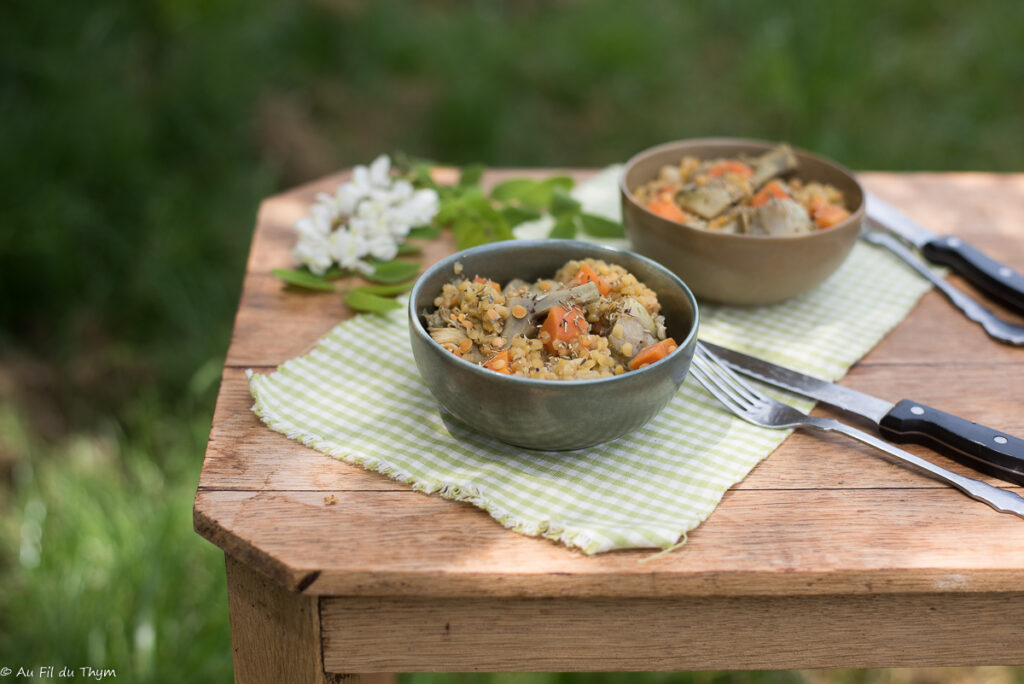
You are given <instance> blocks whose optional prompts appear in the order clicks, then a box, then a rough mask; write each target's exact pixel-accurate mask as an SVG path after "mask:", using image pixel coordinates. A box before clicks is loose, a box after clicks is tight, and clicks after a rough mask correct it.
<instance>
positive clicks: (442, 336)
mask: <svg viewBox="0 0 1024 684" xmlns="http://www.w3.org/2000/svg"><path fill="white" fill-rule="evenodd" d="M430 336H431V337H432V338H434V341H435V342H437V343H438V344H440V345H442V346H443V345H446V344H454V345H455V346H456V347H457V346H459V343H460V342H462V340H464V339H466V334H465V333H463V332H462V331H461V330H459V329H458V328H430Z"/></svg>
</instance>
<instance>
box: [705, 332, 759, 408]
mask: <svg viewBox="0 0 1024 684" xmlns="http://www.w3.org/2000/svg"><path fill="white" fill-rule="evenodd" d="M697 354H698V355H699V356H700V358H701V359H703V360H704V361H706V362H707V365H708V366H709V370H710V371H712V372H713V374H714V375H715V376H717V377H718V378H719V379H720V380H721V381H722V382H723V383H725V384H727V385H728V386H729V387H730V388H732V390H733V391H734V392H736V393H737V394H739V395H740V396H742V397H743V398H744V399H746V400H747V401H748V402H761V401H765V400H767V397H766V396H765V395H764V394H762V393H761V392H758V391H757V390H756V389H754V388H753V387H752V386H751V385H750V384H749V383H748V382H747V381H746V380H744V379H743V378H741V377H739V376H738V375H736V374H735V373H734V372H733V371H732V369H731V368H729V367H728V366H726V365H725V364H723V363H722V362H721V361H719V360H718V357H716V356H714V355H713V354H712V353H711V352H709V351H708V350H707V349H706V348H705V347H704V346H703V345H701V344H700V343H699V342H698V343H697Z"/></svg>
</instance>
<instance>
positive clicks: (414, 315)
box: [406, 238, 700, 388]
mask: <svg viewBox="0 0 1024 684" xmlns="http://www.w3.org/2000/svg"><path fill="white" fill-rule="evenodd" d="M552 243H554V244H558V245H562V246H566V247H577V246H578V247H580V248H585V249H588V250H596V251H598V252H603V253H605V254H607V255H609V256H611V257H612V259H614V255H617V254H626V255H628V256H629V258H631V259H637V260H639V261H641V262H644V263H646V264H647V265H648V266H650V267H651V268H653V269H655V270H657V271H659V272H661V274H662V275H664V276H666V277H667V278H668V279H669V280H670V281H671V282H674V283H675V284H676V285H678V286H679V287H680V289H681V290H682V291H683V294H685V295H686V299H687V301H689V303H690V307H691V308H692V309H693V323H692V324H691V326H690V330H689V332H687V334H686V337H685V338H684V339H683V341H682V342H678V343H677V344H678V346H677V347H676V349H675V351H673V352H672V353H671V354H669V355H668V356H666V357H665V358H664V359H661V360H660V361H658V362H657V363H652V364H651V365H649V366H647V367H646V368H640V369H638V370H633V371H627V372H625V373H623V374H622V375H612V376H609V377H604V378H585V379H581V380H547V379H542V378H524V377H521V376H518V375H508V374H505V373H495V372H494V371H492V370H489V369H487V368H484V367H483V366H480V365H479V364H476V363H472V362H470V361H466V360H465V359H462V358H459V357H457V356H455V355H454V354H450V353H449V352H447V351H445V350H444V349H443V348H441V345H439V344H437V342H435V341H434V338H432V337H431V336H430V334H429V333H428V332H427V330H426V328H425V327H424V325H423V323H422V322H421V321H420V315H419V313H418V312H417V311H416V300H417V299H418V295H419V294H420V292H421V291H422V286H423V283H425V282H426V281H427V280H428V279H429V277H430V276H433V275H434V274H435V273H437V272H439V271H441V270H443V269H445V268H452V267H453V266H454V264H455V262H456V261H458V260H459V258H460V257H461V256H463V255H465V254H474V255H475V254H479V253H480V252H498V253H500V252H501V251H503V250H505V249H509V248H513V247H522V248H528V247H540V246H544V245H551V244H552ZM406 311H407V313H408V318H409V327H410V328H412V334H414V335H417V336H418V337H420V338H421V339H422V340H424V341H425V342H428V343H429V344H432V345H436V346H437V347H438V349H440V350H441V351H444V352H445V353H446V354H449V355H450V356H451V357H452V358H453V359H454V360H455V361H457V362H460V363H463V364H465V367H466V369H467V370H468V371H469V372H471V373H479V374H480V376H481V377H487V378H491V380H493V381H496V382H511V383H513V384H519V385H527V386H532V387H552V388H554V387H577V386H580V385H586V386H594V385H601V384H607V383H611V382H616V381H619V382H622V381H623V379H625V378H637V377H641V376H642V374H649V373H650V372H652V371H653V372H657V371H658V365H659V364H660V363H662V362H664V361H668V360H669V359H671V358H673V357H674V356H676V355H677V354H679V353H681V352H682V351H683V350H684V349H685V348H686V347H688V346H689V345H690V343H691V342H692V341H693V340H694V339H695V338H696V337H697V333H698V329H699V328H700V309H699V308H698V306H697V298H696V296H694V294H693V292H692V291H691V290H690V288H689V286H687V284H686V283H684V282H683V280H682V279H681V278H680V277H679V276H677V275H676V274H675V273H673V272H672V271H670V270H668V269H667V268H665V267H664V266H662V265H661V264H659V263H658V262H657V261H655V260H653V259H651V258H648V257H645V256H643V255H642V254H637V253H636V252H633V251H630V250H627V249H619V248H617V247H608V246H606V245H599V244H596V243H593V242H584V241H582V240H566V239H561V238H541V239H533V240H519V239H513V240H502V241H500V242H492V243H488V244H484V245H477V246H475V247H470V248H468V249H462V250H458V251H456V252H453V253H452V254H449V255H448V256H446V257H445V258H443V259H440V260H439V261H437V262H436V263H434V264H433V265H431V266H430V267H429V268H427V270H426V271H424V272H423V274H422V275H420V277H419V278H417V279H416V284H415V285H413V288H412V291H411V292H410V293H409V302H408V306H407V307H406Z"/></svg>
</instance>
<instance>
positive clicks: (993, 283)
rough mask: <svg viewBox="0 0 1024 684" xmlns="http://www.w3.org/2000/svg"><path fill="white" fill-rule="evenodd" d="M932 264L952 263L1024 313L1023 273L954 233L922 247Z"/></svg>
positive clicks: (974, 281)
mask: <svg viewBox="0 0 1024 684" xmlns="http://www.w3.org/2000/svg"><path fill="white" fill-rule="evenodd" d="M921 254H923V255H924V258H925V259H927V260H928V261H931V262H932V263H936V264H942V265H944V266H949V267H950V268H952V269H953V270H954V271H956V272H957V273H959V274H960V275H962V276H963V277H964V278H965V279H966V280H967V281H968V282H970V283H971V284H972V285H974V286H975V287H977V288H978V289H979V290H981V291H982V292H984V293H985V294H987V295H988V296H990V297H992V298H993V299H995V300H996V301H998V302H1001V303H1002V304H1004V305H1005V306H1007V307H1010V308H1011V309H1013V310H1014V311H1016V312H1018V313H1022V314H1024V275H1021V274H1020V273H1018V272H1017V271H1015V270H1013V269H1012V268H1010V267H1009V266H1006V265H1004V264H1001V263H999V262H998V261H996V260H995V259H993V258H992V257H990V256H987V255H986V254H984V253H982V252H981V251H979V250H977V249H975V248H974V247H971V246H970V245H969V244H967V243H966V242H964V241H963V240H961V239H960V238H958V237H956V236H954V235H947V236H945V237H940V238H936V239H934V240H931V241H930V242H926V243H925V244H924V245H923V246H922V247H921Z"/></svg>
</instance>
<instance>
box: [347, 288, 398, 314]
mask: <svg viewBox="0 0 1024 684" xmlns="http://www.w3.org/2000/svg"><path fill="white" fill-rule="evenodd" d="M345 303H346V304H348V305H349V307H350V308H351V309H353V310H354V311H365V312H367V313H383V312H385V311H394V310H395V309H401V308H402V307H403V306H405V305H404V304H402V302H399V301H396V300H394V299H391V298H390V297H381V296H380V295H375V294H373V293H371V292H367V291H366V290H364V289H362V288H358V287H357V288H355V289H354V290H352V291H351V292H349V293H348V294H347V295H345Z"/></svg>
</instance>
